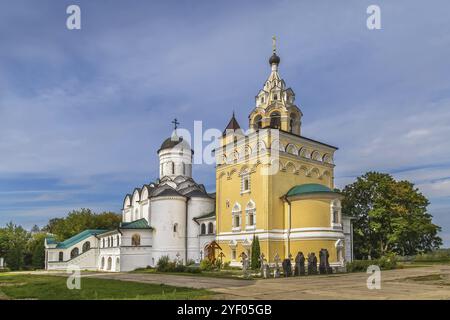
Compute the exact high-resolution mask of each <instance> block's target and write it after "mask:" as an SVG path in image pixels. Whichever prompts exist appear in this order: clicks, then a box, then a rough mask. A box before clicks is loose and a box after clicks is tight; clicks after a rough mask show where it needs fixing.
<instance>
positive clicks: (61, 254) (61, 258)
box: [58, 251, 64, 262]
mask: <svg viewBox="0 0 450 320" xmlns="http://www.w3.org/2000/svg"><path fill="white" fill-rule="evenodd" d="M58 258H59V259H58V260H59V262H63V261H64V252H62V251H60V252H59V257H58Z"/></svg>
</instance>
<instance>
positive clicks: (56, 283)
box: [0, 273, 213, 300]
mask: <svg viewBox="0 0 450 320" xmlns="http://www.w3.org/2000/svg"><path fill="white" fill-rule="evenodd" d="M66 281H67V278H66V277H63V276H47V275H29V274H8V273H3V274H0V299H39V300H96V299H106V300H112V299H133V300H134V299H137V300H177V299H180V300H183V299H206V298H208V296H210V295H212V294H213V293H212V292H209V291H207V290H199V289H191V288H180V287H172V286H166V285H156V284H146V283H137V282H128V281H120V280H109V279H94V278H81V289H80V290H76V289H74V290H69V289H67V286H66Z"/></svg>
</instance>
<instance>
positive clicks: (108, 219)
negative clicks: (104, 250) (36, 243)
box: [43, 208, 122, 241]
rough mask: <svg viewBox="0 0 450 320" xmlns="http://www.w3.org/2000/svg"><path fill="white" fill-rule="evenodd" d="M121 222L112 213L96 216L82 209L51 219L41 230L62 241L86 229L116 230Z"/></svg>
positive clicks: (117, 215)
mask: <svg viewBox="0 0 450 320" xmlns="http://www.w3.org/2000/svg"><path fill="white" fill-rule="evenodd" d="M121 220H122V217H121V215H119V214H116V213H114V212H103V213H100V214H96V213H94V212H93V211H92V210H91V209H84V208H83V209H80V210H73V211H72V212H70V213H69V214H68V215H67V216H66V217H65V218H55V219H51V220H50V221H49V222H48V224H47V225H46V226H45V227H44V228H43V230H44V231H46V232H49V233H53V234H54V235H56V238H57V240H59V241H62V240H65V239H67V238H70V237H72V236H74V235H76V234H77V233H80V232H81V231H83V230H86V229H114V228H117V227H118V226H119V224H120V222H121Z"/></svg>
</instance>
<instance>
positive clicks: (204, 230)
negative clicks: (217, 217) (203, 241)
mask: <svg viewBox="0 0 450 320" xmlns="http://www.w3.org/2000/svg"><path fill="white" fill-rule="evenodd" d="M200 233H201V234H206V225H205V224H204V223H202V225H201V226H200Z"/></svg>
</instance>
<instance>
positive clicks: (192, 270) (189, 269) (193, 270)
mask: <svg viewBox="0 0 450 320" xmlns="http://www.w3.org/2000/svg"><path fill="white" fill-rule="evenodd" d="M185 272H188V273H202V270H201V269H200V267H192V266H189V267H186V269H185Z"/></svg>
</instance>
